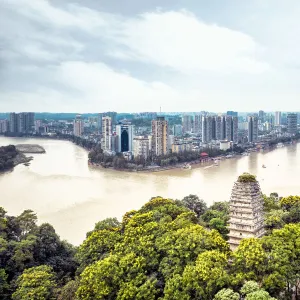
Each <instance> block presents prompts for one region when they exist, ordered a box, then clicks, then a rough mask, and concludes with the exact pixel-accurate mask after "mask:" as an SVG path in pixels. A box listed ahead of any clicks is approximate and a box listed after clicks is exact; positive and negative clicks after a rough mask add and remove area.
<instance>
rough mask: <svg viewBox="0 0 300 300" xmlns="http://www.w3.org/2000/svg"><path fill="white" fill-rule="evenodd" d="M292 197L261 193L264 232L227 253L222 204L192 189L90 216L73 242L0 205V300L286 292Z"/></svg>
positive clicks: (295, 277)
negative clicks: (92, 220) (120, 212)
mask: <svg viewBox="0 0 300 300" xmlns="http://www.w3.org/2000/svg"><path fill="white" fill-rule="evenodd" d="M297 199H298V198H297V197H286V198H281V199H279V198H278V195H276V194H275V193H274V194H271V195H270V197H266V196H265V206H264V208H265V212H266V214H267V218H266V226H267V228H268V235H266V236H265V237H263V238H261V239H255V238H251V239H245V240H243V241H242V242H241V244H240V246H239V247H238V248H237V250H236V251H235V252H231V251H230V249H229V246H228V243H227V242H226V239H227V234H228V230H227V227H226V226H227V223H228V214H229V207H228V203H226V202H216V203H215V204H214V205H212V206H211V207H210V208H207V207H206V204H205V202H204V201H203V200H201V199H199V198H198V197H197V196H195V195H189V196H187V197H185V198H184V199H183V200H181V201H179V200H175V201H174V200H171V199H164V198H162V197H155V198H152V199H151V200H150V201H149V202H148V203H146V204H145V205H144V206H143V207H142V208H141V209H140V210H138V211H130V212H128V213H126V214H125V215H124V217H123V220H122V222H119V221H118V220H117V219H115V218H110V219H106V220H103V221H100V222H98V223H97V224H96V225H95V228H94V230H93V231H91V232H89V233H87V238H86V240H85V241H84V242H83V243H82V244H81V245H80V247H79V248H78V249H74V248H73V247H72V246H71V245H69V244H67V243H66V242H63V241H60V239H59V237H58V236H57V235H56V234H55V232H54V229H53V228H52V227H51V225H49V224H42V225H40V226H37V225H36V215H35V214H34V213H33V212H32V211H29V210H27V211H25V212H23V213H22V214H21V215H20V216H18V217H11V216H7V214H6V212H5V211H4V210H3V209H0V294H1V296H2V295H3V296H2V298H1V299H14V300H16V299H22V300H27V299H28V300H29V299H58V300H62V299H66V300H68V299H70V300H71V299H84V300H97V299H103V300H105V299H118V300H121V299H122V300H125V299H145V300H146V299H147V300H148V299H150V300H151V299H153V300H155V299H159V300H171V299H172V300H179V299H180V300H181V299H182V300H189V299H208V300H213V299H215V300H230V299H232V300H238V299H247V300H252V299H258V300H260V299H262V300H264V299H266V300H271V299H275V298H276V299H292V293H293V292H295V291H296V292H298V288H299V287H298V285H299V277H300V276H299V274H300V224H299V223H298V222H299V221H300V219H297V209H299V207H300V206H298V200H297ZM278 218H279V219H280V218H281V219H280V220H279V221H278ZM291 220H294V221H295V222H291ZM75 250H76V251H75ZM75 271H76V272H75ZM272 297H273V298H272ZM274 297H275V298H274Z"/></svg>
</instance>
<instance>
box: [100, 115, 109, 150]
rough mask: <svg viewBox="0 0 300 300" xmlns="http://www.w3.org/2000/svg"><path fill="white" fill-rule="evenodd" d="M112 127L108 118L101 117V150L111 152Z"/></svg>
mask: <svg viewBox="0 0 300 300" xmlns="http://www.w3.org/2000/svg"><path fill="white" fill-rule="evenodd" d="M111 137H112V126H111V118H110V117H102V143H101V144H102V145H101V146H102V149H103V150H107V151H111V150H112V144H111Z"/></svg>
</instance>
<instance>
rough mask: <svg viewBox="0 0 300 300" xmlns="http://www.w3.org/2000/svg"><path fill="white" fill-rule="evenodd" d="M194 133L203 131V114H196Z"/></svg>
mask: <svg viewBox="0 0 300 300" xmlns="http://www.w3.org/2000/svg"><path fill="white" fill-rule="evenodd" d="M193 133H195V134H201V133H202V115H199V114H197V115H195V116H194V128H193Z"/></svg>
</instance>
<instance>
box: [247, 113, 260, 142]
mask: <svg viewBox="0 0 300 300" xmlns="http://www.w3.org/2000/svg"><path fill="white" fill-rule="evenodd" d="M257 140H258V118H257V117H256V116H255V117H253V116H249V117H248V141H249V143H254V142H256V141H257Z"/></svg>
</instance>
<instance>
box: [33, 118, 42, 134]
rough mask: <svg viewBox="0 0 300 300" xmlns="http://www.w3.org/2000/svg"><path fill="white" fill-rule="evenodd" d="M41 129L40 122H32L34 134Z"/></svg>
mask: <svg viewBox="0 0 300 300" xmlns="http://www.w3.org/2000/svg"><path fill="white" fill-rule="evenodd" d="M41 127H42V121H41V120H36V121H35V122H34V131H35V132H36V133H39V132H40V128H41Z"/></svg>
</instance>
